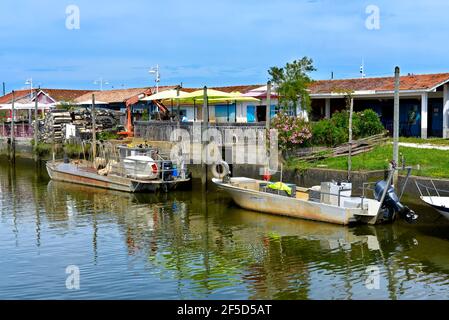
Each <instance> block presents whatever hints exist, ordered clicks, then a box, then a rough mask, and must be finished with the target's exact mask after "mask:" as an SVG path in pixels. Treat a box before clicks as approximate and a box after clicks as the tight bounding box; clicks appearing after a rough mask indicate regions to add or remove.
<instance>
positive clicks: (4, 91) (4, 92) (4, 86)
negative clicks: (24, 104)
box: [3, 82, 6, 95]
mask: <svg viewBox="0 0 449 320" xmlns="http://www.w3.org/2000/svg"><path fill="white" fill-rule="evenodd" d="M3 95H6V83H4V82H3Z"/></svg>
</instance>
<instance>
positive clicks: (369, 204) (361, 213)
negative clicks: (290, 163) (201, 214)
mask: <svg viewBox="0 0 449 320" xmlns="http://www.w3.org/2000/svg"><path fill="white" fill-rule="evenodd" d="M212 181H213V182H214V183H215V184H216V185H217V186H218V187H219V188H220V189H223V190H224V191H226V192H227V193H228V194H229V195H230V196H231V198H232V199H233V200H234V202H235V203H236V204H237V205H239V206H240V207H242V208H244V209H248V210H253V211H259V212H264V213H270V214H276V215H283V216H289V217H294V218H301V219H308V220H315V221H323V222H329V223H335V224H340V225H348V224H352V223H356V222H360V223H366V224H377V223H381V222H384V221H385V212H384V210H382V209H383V207H382V203H381V202H380V201H378V200H374V199H368V198H366V197H352V196H351V193H352V192H351V187H352V185H351V184H339V183H335V182H325V183H322V184H321V186H315V187H313V188H310V189H307V188H299V187H297V186H294V185H288V186H290V187H291V188H292V189H293V190H294V192H292V194H291V195H288V194H285V193H281V192H278V193H276V191H275V192H273V191H272V190H268V189H267V188H266V186H267V182H266V181H264V180H256V179H251V178H245V177H235V178H229V179H228V180H227V181H226V182H224V181H223V180H222V179H217V178H213V179H212Z"/></svg>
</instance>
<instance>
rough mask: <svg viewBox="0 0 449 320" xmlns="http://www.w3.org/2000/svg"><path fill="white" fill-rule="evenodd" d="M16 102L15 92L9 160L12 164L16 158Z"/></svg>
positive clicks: (14, 95)
mask: <svg viewBox="0 0 449 320" xmlns="http://www.w3.org/2000/svg"><path fill="white" fill-rule="evenodd" d="M15 101H16V93H15V91H14V90H13V92H12V104H11V137H10V140H11V143H10V149H9V160H10V161H11V162H14V161H15V158H16V143H15V139H14V117H15V110H14V103H15Z"/></svg>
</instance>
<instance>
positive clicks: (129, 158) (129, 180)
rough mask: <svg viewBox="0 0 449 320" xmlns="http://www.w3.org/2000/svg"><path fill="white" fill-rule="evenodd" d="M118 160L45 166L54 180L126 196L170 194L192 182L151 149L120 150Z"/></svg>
mask: <svg viewBox="0 0 449 320" xmlns="http://www.w3.org/2000/svg"><path fill="white" fill-rule="evenodd" d="M118 151H119V152H118V154H119V157H118V158H117V159H106V158H105V157H97V158H95V159H94V161H87V160H68V159H64V160H52V161H48V162H47V164H46V167H47V172H48V175H49V176H50V178H51V179H52V180H55V181H63V182H69V183H77V184H82V185H87V186H93V187H101V188H106V189H111V190H118V191H125V192H155V191H158V190H161V191H165V192H167V191H169V190H173V189H175V188H177V187H179V186H180V185H185V184H187V183H189V182H190V176H189V175H188V173H187V169H186V168H185V166H184V165H183V164H181V165H180V168H178V166H176V165H175V164H173V162H172V161H170V160H168V159H166V158H164V157H162V156H161V155H160V154H159V152H158V151H157V150H155V149H152V148H148V147H138V148H129V147H127V146H119V147H118Z"/></svg>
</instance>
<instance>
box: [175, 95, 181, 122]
mask: <svg viewBox="0 0 449 320" xmlns="http://www.w3.org/2000/svg"><path fill="white" fill-rule="evenodd" d="M176 97H177V99H176V112H177V113H178V128H179V126H180V123H181V111H180V109H179V86H177V87H176Z"/></svg>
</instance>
